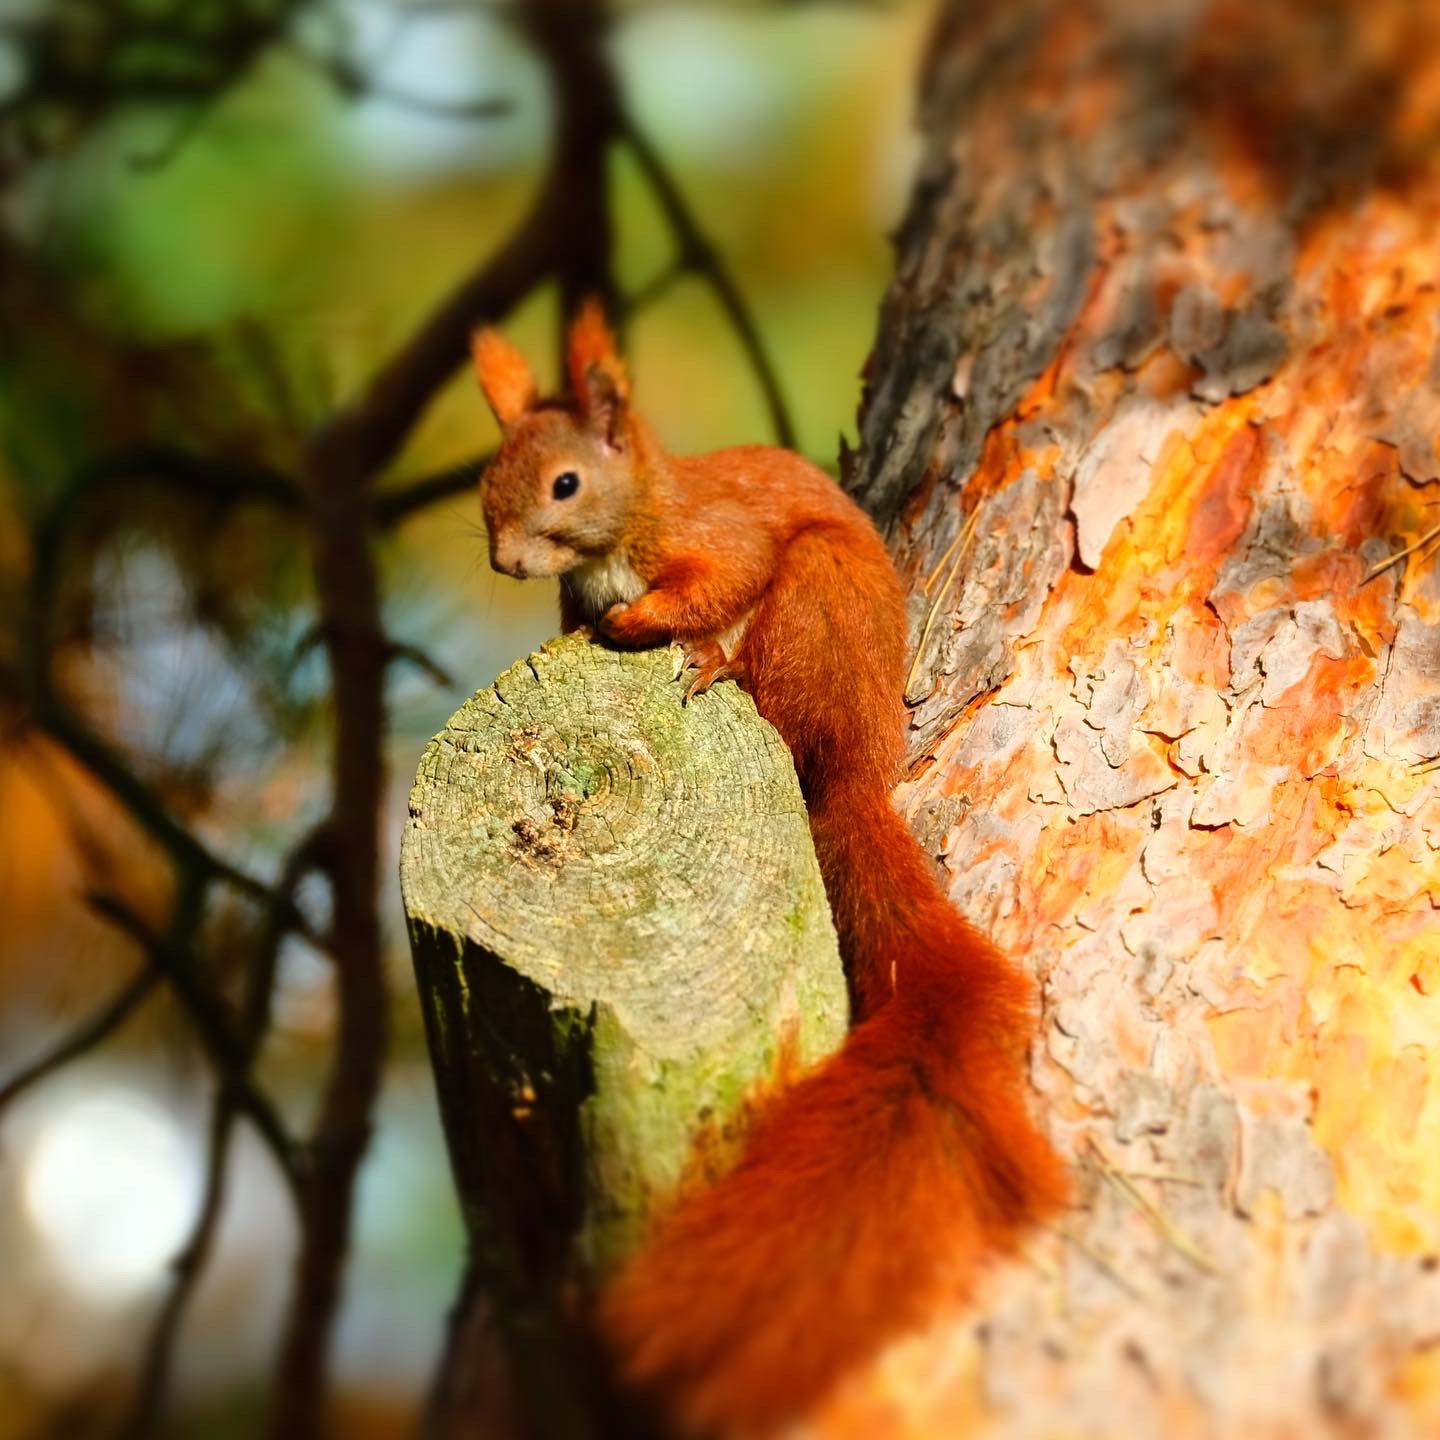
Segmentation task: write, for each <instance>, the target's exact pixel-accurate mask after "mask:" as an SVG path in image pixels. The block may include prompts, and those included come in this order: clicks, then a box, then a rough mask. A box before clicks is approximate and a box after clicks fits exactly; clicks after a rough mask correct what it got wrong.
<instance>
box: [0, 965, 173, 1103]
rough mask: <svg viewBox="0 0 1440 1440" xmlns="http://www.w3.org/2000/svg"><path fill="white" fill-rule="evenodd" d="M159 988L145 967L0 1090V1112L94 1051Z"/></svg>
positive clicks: (154, 974) (152, 972) (153, 973)
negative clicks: (50, 1076) (47, 1077)
mask: <svg viewBox="0 0 1440 1440" xmlns="http://www.w3.org/2000/svg"><path fill="white" fill-rule="evenodd" d="M159 984H160V976H159V973H158V972H157V971H155V970H153V969H152V968H151V967H149V966H148V965H147V966H146V967H145V969H143V970H142V971H140V973H139V974H138V975H133V976H131V978H130V979H129V980H127V981H126V982H125V984H124V985H122V986H121V987H120V989H119V990H117V991H116V992H115V994H114V995H113V996H112V997H111V998H110V999H109V1000H107V1001H106V1002H105V1003H104V1004H103V1005H101V1006H99V1007H98V1008H97V1009H96V1010H95V1011H94V1012H93V1013H92V1014H91V1015H90V1017H89V1018H88V1019H86V1020H83V1021H81V1023H80V1024H79V1025H77V1026H76V1027H75V1029H74V1030H72V1031H71V1032H70V1033H69V1034H68V1035H66V1036H65V1037H64V1038H63V1039H61V1040H60V1041H58V1042H57V1043H56V1044H55V1045H54V1046H53V1047H52V1048H51V1049H49V1050H47V1051H46V1052H45V1053H44V1054H43V1055H41V1056H40V1057H39V1058H38V1059H36V1060H33V1061H32V1062H31V1063H30V1064H29V1065H27V1066H26V1067H25V1068H24V1069H23V1070H21V1071H20V1072H19V1073H18V1074H16V1075H13V1076H12V1077H11V1078H10V1079H9V1080H7V1081H6V1082H5V1084H4V1085H3V1086H0V1109H4V1107H5V1106H7V1105H9V1104H11V1103H12V1102H13V1101H15V1100H17V1099H18V1098H19V1097H20V1096H21V1095H23V1094H24V1093H25V1091H27V1090H28V1089H30V1087H31V1086H32V1085H38V1084H39V1083H40V1081H42V1080H43V1079H45V1077H46V1076H47V1075H52V1074H53V1073H54V1072H55V1071H56V1070H58V1069H60V1068H61V1066H63V1065H66V1064H68V1063H69V1062H70V1061H71V1060H76V1059H78V1058H79V1057H80V1056H81V1055H84V1054H86V1053H88V1052H89V1051H91V1050H93V1049H95V1048H96V1046H98V1045H100V1044H101V1043H102V1042H104V1041H105V1040H107V1039H109V1037H110V1036H111V1035H113V1034H114V1033H115V1031H117V1030H118V1029H119V1028H120V1027H121V1026H122V1025H123V1024H124V1023H125V1022H126V1021H127V1020H128V1019H129V1018H130V1017H131V1015H133V1014H134V1013H135V1011H136V1010H138V1009H139V1008H140V1006H141V1005H142V1004H143V1003H144V1002H145V1000H147V999H148V998H149V996H150V995H151V994H152V993H153V992H154V990H155V989H156V987H157V986H158V985H159Z"/></svg>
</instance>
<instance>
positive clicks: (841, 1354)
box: [474, 303, 1066, 1434]
mask: <svg viewBox="0 0 1440 1440" xmlns="http://www.w3.org/2000/svg"><path fill="white" fill-rule="evenodd" d="M474 359H475V367H476V371H477V374H478V376H479V380H480V385H481V388H482V389H483V391H484V393H485V396H486V398H487V400H488V401H489V403H490V407H491V409H492V410H493V411H494V412H495V416H496V418H497V419H498V420H499V422H500V425H501V428H502V434H503V438H502V443H501V446H500V449H499V451H498V453H497V454H496V456H495V458H494V460H493V461H492V462H491V463H490V466H489V468H488V469H487V470H486V472H485V474H484V477H483V479H482V482H481V500H482V504H483V508H484V512H485V520H486V524H487V527H488V529H489V536H490V559H491V563H492V564H493V565H494V567H495V569H497V570H499V571H501V572H503V573H504V574H507V575H514V576H553V577H558V578H559V581H560V597H561V598H560V604H561V619H562V623H563V626H564V628H565V629H566V630H575V629H579V628H581V627H590V632H591V633H592V634H595V635H598V636H600V637H602V638H603V639H604V640H605V641H608V642H610V643H612V644H614V645H619V646H625V647H646V646H652V645H661V644H665V643H667V642H675V643H678V644H679V645H680V646H682V647H683V650H684V654H685V659H686V665H687V668H688V670H689V671H691V672H693V673H692V674H691V676H690V679H689V682H688V685H687V690H686V698H687V700H688V699H689V698H691V697H693V696H695V695H698V694H700V693H702V692H703V691H704V690H705V689H707V688H708V687H709V686H711V685H713V684H715V683H716V682H717V681H720V680H723V679H734V680H737V681H739V682H740V683H741V684H742V685H743V686H744V688H745V689H746V690H747V691H748V692H749V693H750V695H751V696H752V697H753V699H754V701H755V706H756V708H757V709H758V710H759V712H760V714H761V715H763V716H764V717H765V718H766V719H767V720H768V721H769V722H770V723H771V724H772V725H774V726H775V728H776V729H777V730H778V731H779V732H780V734H781V735H782V736H783V737H784V739H785V742H786V744H787V745H788V746H789V747H790V753H791V754H792V755H793V756H794V760H795V768H796V771H797V772H798V774H799V777H800V784H801V788H802V790H803V792H804V795H805V801H806V804H807V806H808V809H809V814H810V828H811V832H812V834H813V836H814V841H815V850H816V854H817V855H818V856H819V860H820V867H821V871H822V873H823V875H824V880H825V889H826V892H827V894H828V896H829V900H830V906H831V910H832V913H833V915H834V919H835V926H836V930H837V932H838V934H839V938H840V945H841V951H842V954H843V956H844V958H845V961H846V966H847V974H848V976H849V982H850V991H851V998H852V1004H853V1010H854V1020H855V1023H854V1026H853V1028H852V1030H851V1032H850V1035H849V1037H848V1039H847V1040H846V1042H845V1044H844V1046H843V1047H842V1048H841V1050H840V1051H839V1052H838V1053H837V1054H835V1055H833V1056H832V1057H831V1058H830V1059H828V1060H826V1061H825V1062H824V1063H822V1064H821V1065H819V1066H818V1067H817V1068H815V1069H814V1070H812V1071H810V1072H809V1073H808V1074H806V1075H804V1076H803V1077H802V1078H800V1079H799V1080H798V1082H797V1083H795V1084H794V1085H793V1086H792V1087H790V1088H789V1089H786V1090H784V1091H782V1092H781V1094H780V1095H779V1096H778V1097H776V1098H775V1099H773V1100H771V1101H770V1102H769V1103H768V1104H767V1105H766V1106H765V1107H764V1108H762V1110H761V1112H760V1114H759V1117H758V1119H757V1121H756V1123H755V1125H754V1127H753V1129H752V1130H751V1132H750V1133H749V1135H748V1137H747V1138H746V1141H745V1147H744V1149H743V1152H742V1154H741V1157H740V1159H739V1161H738V1163H736V1165H735V1166H734V1168H733V1169H732V1170H730V1171H729V1172H728V1173H727V1174H725V1175H724V1176H722V1177H721V1178H720V1179H719V1181H718V1182H716V1183H715V1184H713V1185H711V1186H710V1187H708V1188H704V1189H701V1190H699V1191H698V1192H697V1193H694V1194H686V1195H682V1196H681V1198H680V1199H679V1201H678V1203H677V1205H676V1206H675V1208H674V1209H673V1210H672V1211H671V1212H670V1213H669V1214H668V1215H667V1216H665V1217H664V1218H663V1219H662V1220H661V1221H660V1222H659V1224H658V1226H657V1228H656V1231H655V1233H654V1235H653V1236H652V1237H651V1239H650V1241H649V1243H648V1245H647V1246H646V1247H645V1248H643V1249H642V1250H641V1252H640V1253H639V1255H637V1256H636V1257H635V1258H633V1259H632V1260H630V1261H629V1262H628V1263H627V1264H626V1265H624V1266H623V1267H622V1268H621V1270H620V1273H619V1274H618V1276H617V1277H616V1278H615V1279H614V1280H613V1281H611V1282H610V1283H609V1285H608V1286H607V1288H606V1290H605V1292H604V1294H603V1295H602V1297H601V1300H600V1307H599V1308H600V1320H601V1326H602V1331H603V1334H602V1340H603V1342H604V1343H605V1344H606V1345H607V1346H608V1347H609V1348H610V1349H611V1351H612V1353H613V1354H615V1355H616V1356H617V1358H618V1362H619V1367H620V1371H621V1373H622V1375H623V1376H624V1378H625V1379H626V1380H627V1381H628V1382H630V1383H632V1384H634V1385H637V1386H639V1387H641V1388H642V1390H644V1391H646V1392H648V1393H650V1394H652V1395H653V1396H655V1397H658V1399H659V1401H660V1402H661V1404H662V1407H663V1408H664V1409H665V1411H666V1412H667V1413H668V1414H669V1415H670V1416H671V1417H672V1419H673V1420H674V1421H675V1422H676V1423H678V1424H679V1425H680V1426H681V1427H682V1428H683V1429H684V1430H686V1431H687V1432H688V1433H694V1434H711V1433H717V1432H718V1433H725V1434H729V1433H735V1432H742V1433H753V1432H756V1431H766V1430H769V1429H771V1428H773V1427H774V1426H776V1425H779V1424H781V1423H783V1422H785V1421H787V1420H791V1419H794V1418H795V1417H797V1416H798V1415H800V1414H802V1413H803V1412H805V1411H806V1410H807V1409H809V1408H810V1407H812V1406H813V1405H814V1404H815V1403H816V1402H817V1401H819V1400H820V1399H821V1398H822V1397H823V1396H824V1395H825V1394H826V1392H827V1391H828V1390H829V1389H830V1387H831V1385H832V1384H833V1383H834V1382H835V1381H836V1380H837V1379H838V1378H839V1377H840V1376H841V1375H842V1374H843V1373H844V1372H845V1371H846V1370H847V1369H848V1368H849V1367H851V1366H853V1365H854V1364H856V1363H857V1362H859V1361H861V1360H863V1359H864V1358H865V1357H866V1356H868V1355H870V1354H872V1353H873V1352H874V1351H875V1350H876V1349H877V1348H878V1347H879V1346H880V1345H881V1344H882V1343H883V1342H884V1341H886V1340H888V1339H890V1338H892V1337H894V1336H896V1335H897V1334H899V1333H900V1332H902V1331H904V1330H906V1329H909V1328H912V1327H914V1326H915V1325H917V1324H919V1323H921V1322H922V1321H924V1320H925V1319H926V1318H927V1316H928V1315H929V1313H930V1312H931V1311H932V1309H933V1308H934V1307H935V1305H936V1304H937V1303H938V1302H939V1301H941V1300H942V1299H943V1298H944V1297H945V1296H946V1295H949V1294H954V1293H955V1292H956V1290H957V1288H960V1287H963V1286H964V1285H965V1284H966V1282H967V1280H968V1279H970V1278H971V1277H972V1276H973V1275H974V1273H975V1271H976V1269H977V1267H978V1266H979V1264H980V1263H981V1262H982V1261H983V1260H984V1259H985V1258H986V1257H987V1256H989V1255H992V1254H996V1253H1003V1252H1005V1251H1009V1250H1013V1249H1014V1247H1015V1246H1016V1244H1017V1242H1018V1240H1019V1239H1020V1238H1021V1236H1022V1235H1023V1234H1024V1232H1025V1230H1026V1229H1027V1227H1029V1226H1031V1225H1033V1224H1034V1223H1035V1222H1037V1221H1040V1220H1043V1219H1045V1218H1046V1217H1048V1216H1050V1215H1052V1214H1053V1213H1054V1212H1055V1211H1056V1210H1057V1209H1058V1207H1059V1206H1060V1205H1061V1204H1062V1203H1063V1199H1064V1196H1065V1193H1066V1185H1065V1178H1064V1169H1063V1167H1062V1165H1061V1163H1060V1161H1059V1159H1058V1158H1057V1156H1056V1154H1055V1152H1054V1151H1053V1150H1052V1149H1051V1147H1050V1145H1049V1143H1048V1142H1047V1141H1046V1139H1045V1138H1044V1137H1043V1136H1042V1135H1041V1133H1040V1132H1039V1130H1038V1129H1037V1128H1036V1126H1035V1125H1034V1123H1033V1122H1032V1121H1031V1119H1030V1116H1029V1115H1028V1113H1027V1111H1026V1101H1025V1082H1024V1060H1025V1049H1026V1042H1027V1040H1028V1038H1029V1036H1030V1034H1031V1031H1032V1028H1033V1014H1032V1005H1031V995H1030V987H1029V985H1028V983H1027V981H1026V979H1025V978H1024V976H1023V975H1022V974H1021V972H1020V971H1019V970H1018V969H1017V968H1016V967H1015V966H1014V965H1012V964H1010V963H1009V962H1008V961H1007V960H1005V959H1004V958H1003V957H1002V956H1001V955H1000V954H999V952H998V951H997V950H996V949H995V948H994V947H993V946H992V945H991V944H990V943H989V942H988V941H987V940H985V939H984V938H983V937H982V936H981V935H979V934H978V933H977V932H976V931H975V930H974V929H972V928H971V926H970V925H969V924H968V923H967V922H966V921H965V920H963V919H962V918H961V917H960V915H959V914H958V913H957V912H956V911H955V910H954V909H952V908H951V906H950V904H949V903H948V901H947V900H946V898H945V895H944V893H943V891H942V890H941V888H940V885H939V883H938V881H937V879H936V875H935V873H934V870H933V868H932V865H931V862H930V860H929V859H928V858H927V856H926V855H925V854H924V852H923V851H922V850H921V848H920V846H919V844H918V843H917V842H916V840H915V839H914V837H913V836H912V835H911V833H910V831H909V830H908V829H907V828H906V826H905V823H904V821H903V820H902V819H901V818H900V815H899V814H898V812H897V811H896V810H895V809H894V808H893V806H892V805H891V803H890V791H891V788H892V786H893V784H894V782H895V780H896V779H897V778H898V775H899V770H900V765H901V760H902V721H903V713H904V712H903V701H902V686H903V676H904V665H905V648H906V613H905V602H904V594H903V591H902V589H901V585H900V580H899V577H898V576H897V575H896V573H895V569H894V567H893V566H892V564H891V562H890V557H889V555H888V554H887V552H886V549H885V545H884V542H883V541H882V540H881V538H880V535H879V533H878V531H877V530H876V529H875V527H874V525H872V524H871V522H870V520H869V518H868V517H867V516H866V515H865V513H864V512H863V511H862V510H861V509H860V507H859V506H858V505H856V504H855V503H854V502H853V501H852V500H851V499H850V498H849V497H848V496H847V495H845V494H844V492H843V491H842V490H841V489H840V488H839V487H838V486H837V485H836V484H835V483H834V481H832V480H831V479H830V477H829V476H828V475H826V474H825V472H824V471H822V470H820V469H819V468H818V467H816V466H814V465H812V464H810V463H809V462H808V461H807V460H805V459H803V458H801V457H800V456H799V455H795V454H792V453H790V452H788V451H785V450H779V449H772V448H769V447H767V446H761V445H745V446H739V447H736V448H734V449H728V450H721V451H717V452H716V453H714V454H710V455H701V456H696V457H681V456H676V455H670V454H668V453H667V452H666V451H665V450H664V449H663V448H662V447H661V445H660V443H659V441H658V440H657V439H656V437H655V435H654V432H653V431H652V430H651V429H650V427H649V426H648V425H646V424H645V423H644V422H643V421H642V420H641V419H640V418H639V416H638V415H637V414H636V413H635V411H634V410H633V409H632V407H631V404H630V390H629V383H628V380H627V377H626V372H625V370H624V367H623V365H622V363H621V361H620V359H619V357H618V355H617V353H616V348H615V343H614V339H613V337H612V336H611V334H610V331H609V329H608V327H607V325H606V323H605V319H604V316H603V313H602V311H601V310H600V308H599V306H598V305H597V304H594V303H591V304H589V305H587V306H586V307H585V308H584V309H582V311H581V313H580V315H579V317H578V319H577V320H576V321H575V323H574V325H573V328H572V329H571V331H570V334H569V340H568V354H567V365H566V368H567V370H568V378H569V386H570V389H569V394H568V396H566V397H563V398H561V399H558V400H541V399H540V398H539V397H538V395H537V390H536V385H535V381H534V379H533V377H532V375H531V372H530V369H529V366H528V365H527V364H526V362H525V359H524V357H523V356H522V355H521V354H520V353H519V352H518V351H517V350H516V349H515V348H514V347H513V346H512V345H511V344H510V343H509V342H508V341H507V340H505V339H504V338H503V337H502V336H500V335H499V334H497V333H496V332H495V331H493V330H482V331H480V332H478V333H477V335H476V336H475V341H474Z"/></svg>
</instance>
